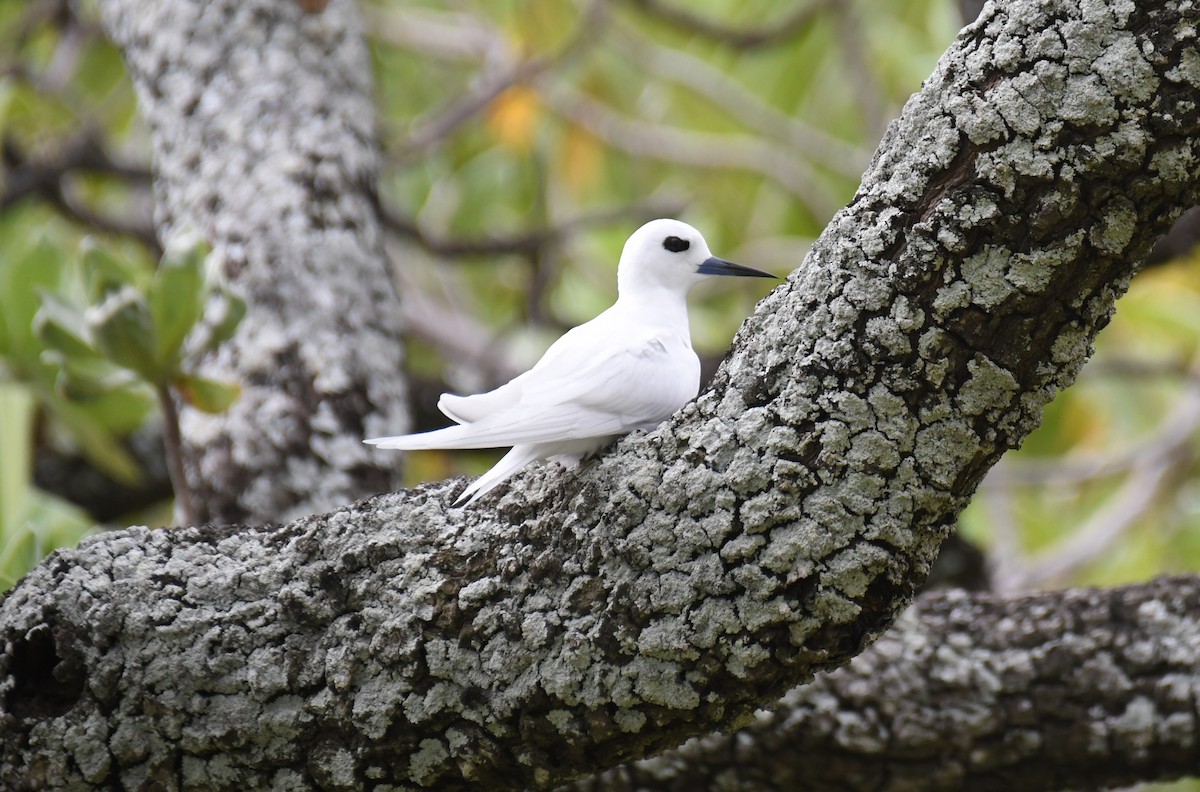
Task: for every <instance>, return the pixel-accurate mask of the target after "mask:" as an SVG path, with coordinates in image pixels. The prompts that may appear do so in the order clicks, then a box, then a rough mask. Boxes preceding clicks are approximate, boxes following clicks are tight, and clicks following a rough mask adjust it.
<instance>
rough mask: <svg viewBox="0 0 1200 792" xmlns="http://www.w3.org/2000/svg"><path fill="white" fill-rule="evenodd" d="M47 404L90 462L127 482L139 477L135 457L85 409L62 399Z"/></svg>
mask: <svg viewBox="0 0 1200 792" xmlns="http://www.w3.org/2000/svg"><path fill="white" fill-rule="evenodd" d="M46 407H47V409H48V410H49V411H50V413H51V414H52V415H53V416H54V418H55V419H57V420H58V421H60V422H61V423H62V425H63V427H64V428H65V429H66V430H67V432H68V433H69V434H70V436H71V439H73V440H74V441H75V442H76V443H78V444H79V449H80V450H81V451H82V452H83V455H84V456H85V457H87V458H88V461H90V462H91V463H92V464H93V465H95V466H96V467H97V468H99V469H100V470H102V471H103V472H104V473H105V474H107V475H108V476H109V477H111V478H112V479H114V480H115V481H119V482H121V483H124V484H129V485H130V486H134V485H137V484H138V482H140V481H141V478H142V471H141V468H139V467H138V464H137V461H136V460H135V459H134V458H133V455H132V454H130V453H129V452H128V451H126V450H125V448H124V447H123V446H122V445H121V444H120V443H119V442H117V440H116V438H115V437H114V436H113V434H112V432H110V431H108V429H106V428H105V427H104V426H103V425H102V424H100V423H99V422H98V421H97V420H96V418H95V417H94V416H93V415H91V413H90V412H89V411H88V409H87V408H86V407H85V406H83V405H80V404H76V403H74V402H69V401H67V400H65V399H58V398H54V399H49V400H47V402H46Z"/></svg>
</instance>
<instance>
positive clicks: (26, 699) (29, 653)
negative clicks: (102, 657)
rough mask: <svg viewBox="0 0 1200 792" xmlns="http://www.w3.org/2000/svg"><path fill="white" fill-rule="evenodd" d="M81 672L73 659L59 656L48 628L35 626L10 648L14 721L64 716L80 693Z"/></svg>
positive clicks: (10, 708) (11, 708)
mask: <svg viewBox="0 0 1200 792" xmlns="http://www.w3.org/2000/svg"><path fill="white" fill-rule="evenodd" d="M82 671H83V669H82V667H81V666H80V664H79V662H78V660H77V659H74V658H71V657H63V656H60V654H59V651H58V646H57V645H56V641H55V637H54V634H53V633H52V632H51V629H50V627H49V625H46V624H41V625H38V626H37V627H35V628H33V629H32V630H30V631H29V632H27V633H26V634H25V637H24V639H18V640H17V641H15V642H14V643H13V644H12V654H11V660H10V661H9V673H10V674H11V675H12V678H13V689H12V692H11V693H10V694H9V701H8V709H9V711H10V712H12V714H13V715H14V716H16V718H17V719H18V720H29V719H39V720H40V719H45V718H57V717H58V716H60V715H63V714H65V713H66V712H67V711H68V710H70V709H71V707H73V706H75V702H76V701H78V700H79V694H80V693H82V692H83V673H82Z"/></svg>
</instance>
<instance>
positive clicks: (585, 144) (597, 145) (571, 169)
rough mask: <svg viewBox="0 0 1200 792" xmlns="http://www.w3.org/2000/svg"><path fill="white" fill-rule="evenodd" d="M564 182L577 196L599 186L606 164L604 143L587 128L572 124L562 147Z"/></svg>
mask: <svg viewBox="0 0 1200 792" xmlns="http://www.w3.org/2000/svg"><path fill="white" fill-rule="evenodd" d="M561 164H562V174H563V182H565V183H566V185H567V188H568V189H569V190H570V191H571V193H572V194H573V195H574V196H575V197H579V196H581V195H583V194H585V193H588V192H590V191H592V190H593V189H595V188H596V187H597V182H599V181H600V174H601V172H602V168H601V166H602V165H603V164H604V145H603V144H602V143H601V142H600V141H599V140H597V139H596V137H595V136H594V135H592V134H591V133H590V132H588V131H587V130H586V129H584V128H583V127H580V126H576V125H575V124H571V125H570V127H569V128H568V129H567V136H566V140H565V142H564V143H563V149H562V163H561Z"/></svg>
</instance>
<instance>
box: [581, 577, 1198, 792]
mask: <svg viewBox="0 0 1200 792" xmlns="http://www.w3.org/2000/svg"><path fill="white" fill-rule="evenodd" d="M1197 614H1200V576H1195V575H1191V576H1186V577H1176V578H1162V579H1159V580H1155V581H1153V582H1151V583H1144V584H1138V585H1131V586H1121V587H1117V588H1112V589H1077V590H1073V591H1056V592H1048V593H1041V594H1032V595H1025V596H1020V597H1012V598H1005V597H997V596H994V595H989V594H970V595H968V594H966V593H964V592H961V591H952V592H936V593H931V594H926V595H924V596H922V597H921V598H920V599H918V600H917V603H916V604H915V605H914V606H913V607H912V608H911V609H910V610H909V611H907V612H906V613H905V614H904V616H902V617H901V618H900V619H899V620H898V621H897V622H896V626H895V627H893V628H892V629H891V630H889V631H888V632H887V633H885V634H884V636H883V637H882V638H880V639H879V641H878V642H877V643H875V644H874V645H873V646H871V648H869V649H867V650H866V651H865V652H863V653H862V654H861V655H859V656H858V657H856V658H854V660H853V662H851V663H850V665H849V666H847V667H846V668H841V669H838V670H837V671H833V672H831V673H828V674H823V675H820V676H818V677H817V679H816V680H815V681H814V682H813V683H812V684H810V685H806V686H804V687H799V688H796V689H795V690H792V691H791V692H789V693H788V694H787V695H786V696H784V697H783V699H782V700H781V701H780V702H779V704H778V705H777V706H776V707H775V708H773V711H772V712H765V711H760V712H759V713H758V714H757V715H756V716H755V718H754V721H753V723H752V724H751V725H750V726H748V727H746V728H745V729H743V730H742V731H740V732H738V733H736V734H733V735H730V736H724V735H714V736H711V737H706V738H702V739H698V740H693V741H692V742H689V743H688V744H687V745H685V746H683V747H682V748H681V749H680V750H678V751H672V752H670V753H669V754H666V755H664V756H662V757H658V758H656V759H650V760H646V761H644V762H639V763H637V764H632V765H626V766H624V767H621V768H617V769H614V770H612V771H610V772H608V773H605V774H604V775H602V776H600V777H598V778H595V779H592V780H590V781H588V782H582V783H580V784H578V785H576V786H575V787H574V788H575V789H580V790H583V789H586V790H593V792H601V790H604V791H605V792H617V790H633V789H644V790H662V791H663V792H668V791H669V790H681V791H682V790H693V789H709V788H714V787H715V786H717V785H718V784H719V788H720V789H723V790H729V792H737V791H738V790H746V791H747V792H749V791H750V790H763V789H804V790H832V791H833V792H854V791H855V790H864V792H865V791H866V790H872V791H873V792H900V790H907V791H911V792H918V791H919V792H943V791H944V792H950V790H967V789H973V790H979V789H1020V790H1022V792H1038V790H1056V789H1068V788H1069V789H1099V788H1105V789H1107V788H1111V787H1116V786H1119V785H1123V784H1131V783H1134V782H1136V781H1155V780H1156V781H1165V780H1170V779H1173V778H1177V777H1179V776H1181V775H1189V774H1190V775H1200V714H1198V713H1197V710H1196V706H1195V700H1194V697H1193V694H1192V692H1191V691H1192V687H1193V685H1194V680H1195V679H1196V678H1197V677H1198V676H1200V617H1198V615H1197Z"/></svg>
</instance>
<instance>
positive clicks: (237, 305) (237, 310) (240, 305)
mask: <svg viewBox="0 0 1200 792" xmlns="http://www.w3.org/2000/svg"><path fill="white" fill-rule="evenodd" d="M218 294H219V295H220V299H221V310H222V311H223V313H222V315H221V318H220V320H218V321H217V322H216V323H215V324H214V325H213V326H212V329H211V331H210V335H209V337H208V340H207V341H206V342H205V343H204V347H203V349H202V351H204V352H211V351H212V350H214V349H216V348H217V347H218V346H220V345H221V344H223V343H225V342H226V341H228V340H229V339H231V338H233V334H234V333H235V332H236V331H237V328H238V325H239V324H241V323H242V319H244V318H245V316H246V301H245V300H243V299H242V298H241V297H239V296H238V295H236V294H234V293H233V292H231V291H229V290H228V289H224V288H222V289H220V290H219V291H218Z"/></svg>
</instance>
